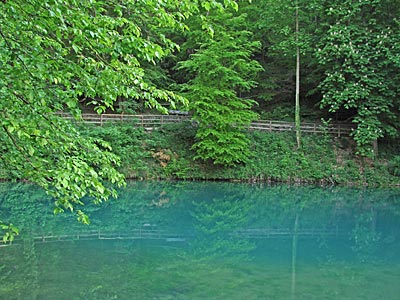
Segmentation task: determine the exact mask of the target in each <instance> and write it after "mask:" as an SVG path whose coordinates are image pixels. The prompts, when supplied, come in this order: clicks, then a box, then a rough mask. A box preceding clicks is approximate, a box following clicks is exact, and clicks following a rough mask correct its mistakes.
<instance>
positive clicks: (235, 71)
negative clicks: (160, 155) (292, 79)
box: [180, 14, 261, 165]
mask: <svg viewBox="0 0 400 300" xmlns="http://www.w3.org/2000/svg"><path fill="white" fill-rule="evenodd" d="M244 17H245V16H243V15H239V16H237V15H234V14H218V15H217V16H214V17H213V16H211V17H210V20H212V21H213V30H214V38H213V39H209V38H208V39H207V36H205V38H206V39H205V38H203V41H202V42H200V47H199V49H198V50H197V51H196V53H195V54H192V55H191V56H190V59H188V60H186V61H184V62H181V63H180V69H185V70H188V71H189V73H190V74H191V75H192V76H193V78H192V79H191V80H190V81H189V82H188V83H187V84H186V85H185V88H186V90H187V97H188V98H189V100H190V102H191V109H192V110H193V119H194V120H195V121H197V123H198V130H197V134H196V143H195V144H194V146H193V147H194V148H195V149H196V152H197V156H196V158H200V159H202V160H205V161H206V160H211V161H213V162H214V164H219V165H233V164H236V163H239V162H243V161H245V160H246V158H247V157H248V156H249V154H250V153H249V150H248V143H249V140H248V139H247V138H246V135H245V134H244V133H243V129H244V128H246V126H248V125H249V124H250V122H251V121H252V120H253V119H254V118H255V117H256V114H255V113H254V112H252V111H251V108H252V106H253V105H254V104H255V102H254V101H252V100H250V99H247V98H241V97H240V95H241V94H242V93H244V92H247V91H249V90H250V89H251V88H252V87H254V86H255V84H256V83H255V81H254V80H253V79H254V76H255V74H256V73H257V72H258V71H260V70H261V66H260V65H259V64H258V63H257V62H256V61H255V60H252V59H251V56H252V54H253V53H254V52H255V51H256V50H257V48H258V47H259V43H257V42H253V41H251V33H250V32H248V31H246V30H244V29H243V25H244V20H245V19H244Z"/></svg>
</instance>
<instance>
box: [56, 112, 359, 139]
mask: <svg viewBox="0 0 400 300" xmlns="http://www.w3.org/2000/svg"><path fill="white" fill-rule="evenodd" d="M59 115H60V116H62V117H63V118H65V119H70V120H74V118H73V117H72V116H71V115H70V114H66V113H59ZM188 120H190V117H189V116H187V115H127V114H102V115H98V114H86V113H85V114H82V121H83V122H85V123H90V124H96V125H100V126H102V125H104V124H105V123H109V122H132V123H134V124H136V125H137V126H142V127H144V128H145V129H147V130H152V129H154V128H157V127H160V126H162V125H164V124H171V123H179V122H183V121H188ZM249 129H250V130H258V131H270V132H272V131H274V132H277V131H278V132H279V131H295V123H294V122H285V121H274V120H258V121H255V122H252V123H251V125H250V126H249ZM300 130H301V132H303V133H313V134H323V133H327V134H331V135H334V136H338V137H340V136H348V135H349V134H350V133H351V132H352V131H353V130H354V126H351V125H350V124H340V123H336V124H333V123H332V124H329V125H327V126H325V125H323V124H322V123H309V122H302V123H301V125H300Z"/></svg>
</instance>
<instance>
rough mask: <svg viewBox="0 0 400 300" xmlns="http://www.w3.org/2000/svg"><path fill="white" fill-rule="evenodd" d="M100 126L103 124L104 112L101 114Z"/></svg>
mask: <svg viewBox="0 0 400 300" xmlns="http://www.w3.org/2000/svg"><path fill="white" fill-rule="evenodd" d="M100 126H103V114H101V115H100Z"/></svg>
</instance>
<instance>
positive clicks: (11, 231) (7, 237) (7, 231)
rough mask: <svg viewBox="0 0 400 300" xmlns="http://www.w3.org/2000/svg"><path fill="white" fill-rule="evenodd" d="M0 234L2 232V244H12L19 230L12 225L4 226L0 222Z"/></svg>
mask: <svg viewBox="0 0 400 300" xmlns="http://www.w3.org/2000/svg"><path fill="white" fill-rule="evenodd" d="M0 232H2V235H3V242H4V243H12V242H13V240H14V238H15V236H16V235H18V234H19V229H18V228H17V227H15V226H14V225H13V224H5V223H3V222H2V221H1V220H0Z"/></svg>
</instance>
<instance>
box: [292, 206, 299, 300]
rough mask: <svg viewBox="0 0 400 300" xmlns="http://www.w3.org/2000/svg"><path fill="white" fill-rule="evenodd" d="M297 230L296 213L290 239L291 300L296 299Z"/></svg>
mask: <svg viewBox="0 0 400 300" xmlns="http://www.w3.org/2000/svg"><path fill="white" fill-rule="evenodd" d="M298 229H299V214H298V213H296V219H295V220H294V227H293V238H292V300H294V299H295V298H296V263H297V242H298Z"/></svg>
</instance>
